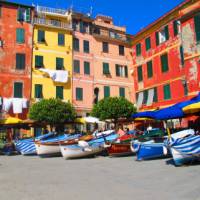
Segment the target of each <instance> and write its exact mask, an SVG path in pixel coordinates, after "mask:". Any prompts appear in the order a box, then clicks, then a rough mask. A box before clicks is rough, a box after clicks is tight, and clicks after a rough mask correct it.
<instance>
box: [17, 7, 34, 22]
mask: <svg viewBox="0 0 200 200" xmlns="http://www.w3.org/2000/svg"><path fill="white" fill-rule="evenodd" d="M17 21H26V22H30V21H31V9H30V8H22V7H19V8H18V10H17Z"/></svg>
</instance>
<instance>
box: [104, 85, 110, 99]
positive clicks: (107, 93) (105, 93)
mask: <svg viewBox="0 0 200 200" xmlns="http://www.w3.org/2000/svg"><path fill="white" fill-rule="evenodd" d="M106 97H110V87H109V86H104V98H106Z"/></svg>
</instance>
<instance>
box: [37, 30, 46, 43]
mask: <svg viewBox="0 0 200 200" xmlns="http://www.w3.org/2000/svg"><path fill="white" fill-rule="evenodd" d="M38 42H40V43H43V42H45V32H44V31H43V30H38Z"/></svg>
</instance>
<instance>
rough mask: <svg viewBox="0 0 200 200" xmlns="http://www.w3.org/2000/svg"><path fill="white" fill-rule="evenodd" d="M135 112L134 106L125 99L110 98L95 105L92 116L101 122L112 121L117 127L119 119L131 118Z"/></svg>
mask: <svg viewBox="0 0 200 200" xmlns="http://www.w3.org/2000/svg"><path fill="white" fill-rule="evenodd" d="M135 112H136V108H135V107H134V105H133V104H132V103H131V102H130V101H128V100H127V99H125V98H124V97H108V98H104V99H102V100H100V101H99V102H98V103H97V104H96V105H94V107H93V109H92V113H91V115H92V116H94V117H97V118H99V119H100V120H106V119H112V120H113V121H114V123H115V125H116V123H117V120H118V119H119V118H129V117H130V116H131V114H133V113H135Z"/></svg>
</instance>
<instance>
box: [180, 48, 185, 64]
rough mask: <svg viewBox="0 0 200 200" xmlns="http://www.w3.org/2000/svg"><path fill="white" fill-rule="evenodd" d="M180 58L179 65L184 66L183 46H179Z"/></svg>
mask: <svg viewBox="0 0 200 200" xmlns="http://www.w3.org/2000/svg"><path fill="white" fill-rule="evenodd" d="M180 56H181V65H182V66H184V64H185V60H184V49H183V46H182V45H181V46H180Z"/></svg>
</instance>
